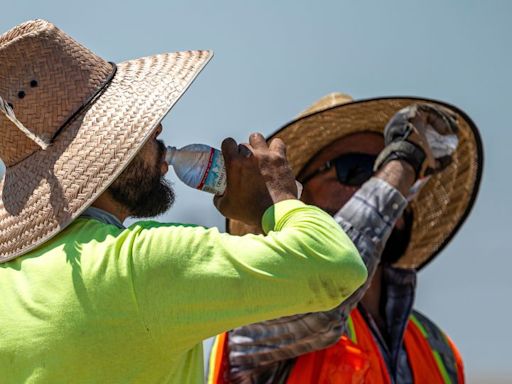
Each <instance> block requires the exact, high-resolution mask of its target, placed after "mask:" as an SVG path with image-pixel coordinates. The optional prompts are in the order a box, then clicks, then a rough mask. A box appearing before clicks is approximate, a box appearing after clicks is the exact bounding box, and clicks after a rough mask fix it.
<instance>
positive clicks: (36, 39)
mask: <svg viewBox="0 0 512 384" xmlns="http://www.w3.org/2000/svg"><path fill="white" fill-rule="evenodd" d="M111 73H112V66H111V64H110V63H108V62H107V61H105V60H103V59H102V58H100V57H98V56H97V55H95V54H94V53H92V52H91V51H90V50H88V49H87V48H85V47H83V46H82V45H80V44H79V43H77V42H76V41H75V40H73V39H72V38H71V37H69V36H68V35H66V34H65V33H64V32H62V31H61V30H60V29H58V28H57V27H55V26H54V25H53V24H51V23H49V22H47V21H45V20H33V21H28V22H26V23H23V24H21V25H18V26H16V27H15V28H13V29H11V30H10V31H8V32H6V33H4V34H3V35H1V36H0V97H1V98H2V99H3V100H4V101H5V102H6V103H8V104H9V105H11V106H12V110H13V112H14V114H15V115H16V116H15V117H16V119H17V120H18V121H19V122H20V123H21V124H22V127H25V128H26V130H27V131H29V132H24V131H23V130H22V129H20V128H19V127H18V126H17V125H16V124H14V123H13V122H12V120H10V119H8V118H7V116H6V115H5V114H4V113H0V158H1V159H2V160H3V162H4V163H5V165H6V166H7V167H10V166H12V165H14V164H16V163H18V162H20V161H21V160H23V159H25V158H27V157H29V156H30V155H32V154H33V153H34V152H36V151H39V150H41V146H40V145H38V144H37V142H44V143H50V142H51V140H52V139H53V138H54V136H55V135H56V134H57V132H58V131H59V129H60V128H61V127H62V125H63V124H64V123H65V122H66V121H67V120H68V119H69V118H70V117H71V116H72V115H73V114H74V113H75V112H76V111H77V110H79V109H80V108H81V107H82V105H83V104H84V103H85V102H86V101H87V100H88V99H89V98H90V97H92V96H93V95H94V94H95V93H96V92H97V91H98V89H100V87H101V86H102V85H103V84H104V83H105V81H106V80H107V79H108V78H109V75H110V74H111Z"/></svg>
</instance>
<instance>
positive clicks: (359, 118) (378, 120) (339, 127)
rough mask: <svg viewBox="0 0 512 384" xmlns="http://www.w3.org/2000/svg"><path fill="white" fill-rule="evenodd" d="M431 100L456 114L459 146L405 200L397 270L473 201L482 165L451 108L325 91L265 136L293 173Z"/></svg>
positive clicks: (421, 262) (454, 227)
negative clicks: (408, 221)
mask: <svg viewBox="0 0 512 384" xmlns="http://www.w3.org/2000/svg"><path fill="white" fill-rule="evenodd" d="M421 102H426V103H433V104H438V105H441V106H444V107H446V108H449V109H450V110H451V111H453V112H454V113H455V114H456V115H457V118H458V122H459V128H460V132H459V146H458V147H457V150H456V152H455V153H454V155H453V162H452V164H451V165H450V166H449V167H448V168H447V169H445V170H444V171H443V172H442V173H439V174H437V175H434V176H433V177H432V178H431V179H430V180H429V181H428V183H427V184H426V185H425V186H424V187H423V189H422V190H421V192H420V194H419V195H418V196H417V198H416V199H415V200H414V201H413V202H412V203H411V207H412V209H413V211H414V222H413V229H412V237H411V241H410V243H409V245H408V248H407V250H406V252H405V254H404V255H403V256H402V258H401V259H400V260H398V262H397V263H396V264H395V266H396V267H400V268H415V269H418V270H419V269H421V268H422V267H423V266H425V265H426V264H427V263H428V262H429V261H431V260H432V259H433V258H434V257H435V256H436V255H437V254H438V253H439V252H440V251H441V250H442V249H443V248H444V247H445V246H446V244H448V243H449V242H450V240H451V239H452V238H453V236H454V235H455V234H456V233H457V231H458V230H459V228H460V227H461V225H462V223H463V222H464V220H465V219H466V218H467V216H468V214H469V212H470V210H471V208H472V206H473V203H474V202H475V199H476V195H477V193H478V188H479V185H480V179H481V174H482V166H483V151H482V143H481V139H480V135H479V133H478V129H477V127H476V125H475V124H474V123H473V121H472V120H471V119H470V118H469V117H468V116H467V115H466V114H465V113H464V112H463V111H462V110H460V109H458V108H457V107H455V106H453V105H450V104H447V103H444V102H441V101H437V100H429V99H424V98H416V97H384V98H376V99H368V100H358V101H353V100H352V98H351V97H350V96H348V95H345V94H341V93H333V94H330V95H327V96H325V97H323V98H322V99H320V100H319V101H317V102H316V103H315V104H313V105H312V106H311V107H310V108H308V109H307V110H306V111H304V112H303V113H302V114H300V116H299V117H298V118H296V119H295V120H293V121H292V122H290V123H288V124H287V125H285V126H284V127H283V128H281V129H280V130H279V131H277V132H276V133H274V134H273V135H272V136H270V137H269V138H268V140H271V139H273V138H275V137H279V138H281V139H282V140H283V141H284V142H285V143H286V145H287V148H288V149H287V156H288V160H289V162H290V165H291V167H292V169H293V171H294V174H295V175H298V174H299V173H300V171H301V170H302V168H303V167H304V166H305V165H306V164H307V163H308V162H309V160H310V159H311V158H313V157H314V156H315V155H316V154H317V153H318V152H320V151H321V150H322V149H323V148H325V147H326V146H327V145H329V144H330V143H332V142H333V141H335V140H337V139H339V138H342V137H344V136H347V135H350V134H353V133H357V132H368V131H370V132H377V133H383V131H384V127H385V125H386V123H387V122H388V120H389V119H390V118H391V117H392V116H393V115H394V114H395V112H397V111H398V110H400V109H401V108H403V107H405V106H407V105H409V104H412V103H421ZM227 227H228V231H229V232H230V233H232V234H237V235H243V234H246V233H249V232H254V229H253V228H250V227H248V226H246V225H245V224H243V223H241V222H238V221H234V220H232V221H229V220H228V221H227Z"/></svg>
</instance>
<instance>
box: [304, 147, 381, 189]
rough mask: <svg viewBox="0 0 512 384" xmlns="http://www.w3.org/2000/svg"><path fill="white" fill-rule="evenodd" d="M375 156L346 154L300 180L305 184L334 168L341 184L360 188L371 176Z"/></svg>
mask: <svg viewBox="0 0 512 384" xmlns="http://www.w3.org/2000/svg"><path fill="white" fill-rule="evenodd" d="M376 158H377V156H374V155H368V154H366V153H347V154H345V155H341V156H339V157H337V158H335V159H333V160H330V161H328V162H327V163H325V165H324V166H322V167H320V168H318V169H317V170H316V171H314V172H313V173H311V174H309V175H308V176H306V177H305V178H304V179H303V180H302V184H306V183H307V182H308V181H309V180H311V179H312V178H313V177H315V176H317V175H319V174H320V173H323V172H326V171H328V170H329V169H331V168H332V167H335V168H336V177H337V178H338V181H339V182H340V183H341V184H345V185H350V186H361V185H363V183H364V182H365V181H367V180H368V179H369V178H370V177H372V176H373V164H374V163H375V159H376Z"/></svg>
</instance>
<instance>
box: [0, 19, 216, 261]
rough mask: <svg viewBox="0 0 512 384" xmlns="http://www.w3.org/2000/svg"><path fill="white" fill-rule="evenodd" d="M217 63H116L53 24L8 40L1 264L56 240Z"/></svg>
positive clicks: (196, 56)
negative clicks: (207, 68)
mask: <svg viewBox="0 0 512 384" xmlns="http://www.w3.org/2000/svg"><path fill="white" fill-rule="evenodd" d="M211 57H212V52H211V51H186V52H175V53H164V54H159V55H154V56H150V57H144V58H140V59H136V60H129V61H125V62H122V63H119V64H117V65H115V64H113V63H110V62H108V61H106V60H104V59H103V58H101V57H99V56H97V55H96V54H94V53H93V52H91V51H90V50H89V49H87V48H85V47H84V46H82V45H80V44H79V43H77V42H76V41H75V40H73V39H72V38H71V37H69V36H68V35H66V34H65V33H64V32H62V31H61V30H59V29H58V28H57V27H55V26H54V25H53V24H51V23H49V22H47V21H44V20H33V21H28V22H26V23H24V24H21V25H18V26H16V27H14V28H13V29H11V30H10V31H8V32H6V33H5V34H3V35H1V36H0V158H1V159H2V161H3V162H4V164H5V167H6V169H5V175H4V178H3V180H2V182H1V183H0V194H1V198H0V262H5V261H8V260H11V259H13V258H15V257H17V256H20V255H22V254H25V253H26V252H28V251H30V250H31V249H34V248H35V247H37V246H38V245H40V244H42V243H44V242H46V241H47V240H48V239H50V238H51V237H53V236H55V235H56V234H57V233H59V232H60V231H61V230H62V229H64V228H65V227H66V226H67V225H68V224H70V223H71V222H72V221H73V219H75V218H76V217H77V216H78V215H80V213H81V212H82V211H83V210H85V209H86V208H87V207H88V206H89V205H90V204H91V203H92V202H93V201H94V200H95V199H96V198H97V197H98V196H99V195H100V194H101V193H102V192H103V191H104V190H105V189H106V188H107V187H108V186H109V185H110V184H111V183H112V182H113V181H114V180H115V179H116V177H117V176H118V175H119V174H120V173H121V172H122V171H123V169H124V168H125V167H126V166H127V165H128V164H129V162H130V161H131V160H132V159H133V157H134V156H135V155H136V154H137V153H138V152H139V150H140V149H141V147H142V146H143V145H144V143H145V142H146V141H147V140H148V138H149V137H150V136H151V134H152V133H153V132H154V131H155V129H156V128H157V127H158V124H159V123H160V121H161V120H162V119H163V118H164V116H165V115H166V114H167V113H168V112H169V110H170V109H171V107H172V106H173V105H174V103H176V101H177V100H178V99H179V98H180V97H181V95H182V94H183V93H184V92H185V90H186V89H187V88H188V87H189V85H190V84H191V83H192V81H193V80H194V78H195V77H196V76H197V75H198V73H199V72H200V71H201V70H202V68H203V67H204V66H205V65H206V63H207V62H208V61H209V60H210V58H211Z"/></svg>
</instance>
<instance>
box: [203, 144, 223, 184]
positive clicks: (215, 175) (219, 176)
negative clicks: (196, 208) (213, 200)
mask: <svg viewBox="0 0 512 384" xmlns="http://www.w3.org/2000/svg"><path fill="white" fill-rule="evenodd" d="M197 188H198V189H200V190H202V191H205V192H210V193H216V194H222V193H224V189H225V188H226V169H225V167H224V158H223V157H222V152H221V151H219V150H216V149H215V148H211V149H210V156H209V158H208V166H207V167H206V169H205V172H204V174H203V177H202V178H201V182H200V183H199V185H198V186H197Z"/></svg>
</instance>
